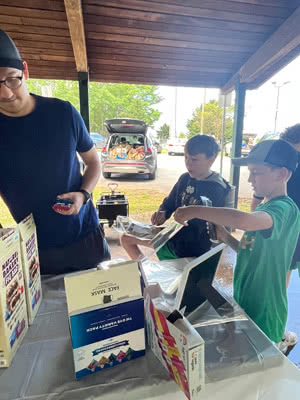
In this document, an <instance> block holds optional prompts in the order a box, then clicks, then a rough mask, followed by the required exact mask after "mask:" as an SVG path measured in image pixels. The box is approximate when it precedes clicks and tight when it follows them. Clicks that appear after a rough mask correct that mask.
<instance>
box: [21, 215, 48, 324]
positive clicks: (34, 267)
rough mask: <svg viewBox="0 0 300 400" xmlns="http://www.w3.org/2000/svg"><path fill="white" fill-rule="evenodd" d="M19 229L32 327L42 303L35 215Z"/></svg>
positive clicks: (22, 223) (27, 219)
mask: <svg viewBox="0 0 300 400" xmlns="http://www.w3.org/2000/svg"><path fill="white" fill-rule="evenodd" d="M18 228H19V233H20V239H21V253H22V261H23V273H24V281H25V294H26V301H27V312H28V323H29V325H31V324H32V323H33V320H34V318H35V316H36V314H37V311H38V309H39V306H40V304H41V302H42V285H41V274H40V264H39V252H38V243H37V235H36V226H35V223H34V219H33V215H32V214H30V215H29V216H28V217H26V218H24V220H23V221H21V222H20V223H19V224H18Z"/></svg>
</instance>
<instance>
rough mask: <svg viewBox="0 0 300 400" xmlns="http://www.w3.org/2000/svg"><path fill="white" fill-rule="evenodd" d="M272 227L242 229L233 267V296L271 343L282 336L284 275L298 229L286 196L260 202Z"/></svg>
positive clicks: (296, 215)
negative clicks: (271, 221)
mask: <svg viewBox="0 0 300 400" xmlns="http://www.w3.org/2000/svg"><path fill="white" fill-rule="evenodd" d="M256 211H264V212H266V213H268V214H270V215H271V217H272V219H273V227H272V228H271V229H268V230H264V231H252V232H245V233H244V235H243V237H242V240H241V242H240V245H239V250H238V256H237V262H236V267H235V271H234V298H235V300H236V301H237V303H238V304H239V305H240V306H241V307H242V308H243V309H244V310H245V312H246V313H247V314H248V315H249V317H250V318H251V319H252V320H253V321H254V322H255V323H256V324H257V325H258V326H259V327H260V328H261V330H262V331H263V332H265V334H266V335H267V336H268V337H269V338H270V339H271V340H272V341H274V342H275V343H278V342H280V341H281V339H282V338H283V334H284V330H285V325H286V321H287V314H288V302H287V292H286V275H287V272H288V270H289V268H290V265H291V261H292V257H293V253H294V250H295V247H296V244H297V240H298V236H299V231H300V214H299V210H298V207H297V205H296V204H295V203H294V201H293V200H292V199H291V198H290V197H288V196H280V197H276V198H274V199H272V200H270V201H268V202H267V203H265V204H261V205H259V206H258V207H257V208H256Z"/></svg>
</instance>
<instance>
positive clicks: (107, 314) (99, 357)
mask: <svg viewBox="0 0 300 400" xmlns="http://www.w3.org/2000/svg"><path fill="white" fill-rule="evenodd" d="M65 287H66V294H67V302H68V310H69V324H70V334H71V340H72V347H73V357H74V365H75V376H76V378H81V377H83V376H85V375H90V374H92V373H94V372H97V371H101V370H103V369H105V368H111V367H114V366H116V365H120V364H124V363H125V362H127V361H130V360H134V359H135V358H137V357H140V356H143V355H145V322H144V299H143V297H142V293H141V284H140V275H139V269H138V263H137V262H128V263H125V264H122V265H120V266H118V265H116V266H114V267H113V268H111V269H108V270H90V271H87V272H81V273H78V274H71V275H69V276H66V277H65ZM79 292H80V293H79Z"/></svg>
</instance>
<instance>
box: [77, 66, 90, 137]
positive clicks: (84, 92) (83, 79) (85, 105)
mask: <svg viewBox="0 0 300 400" xmlns="http://www.w3.org/2000/svg"><path fill="white" fill-rule="evenodd" d="M78 82H79V100H80V113H81V116H82V118H83V120H84V122H85V125H86V127H87V130H88V131H90V110H89V73H88V72H78Z"/></svg>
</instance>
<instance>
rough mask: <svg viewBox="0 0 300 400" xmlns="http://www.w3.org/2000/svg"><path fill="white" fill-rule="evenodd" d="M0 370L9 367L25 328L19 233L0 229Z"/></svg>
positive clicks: (25, 312)
mask: <svg viewBox="0 0 300 400" xmlns="http://www.w3.org/2000/svg"><path fill="white" fill-rule="evenodd" d="M0 269H1V273H0V367H2V368H3V367H9V365H10V363H11V361H12V359H13V357H14V355H15V353H16V351H17V349H18V347H19V346H20V343H21V341H22V340H23V338H24V336H25V333H26V332H27V329H28V320H27V309H26V298H25V290H24V279H23V269H22V261H21V249H20V241H19V232H18V230H17V229H13V228H9V229H1V230H0Z"/></svg>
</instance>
